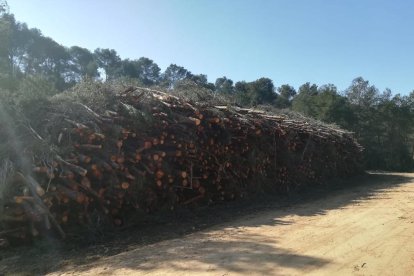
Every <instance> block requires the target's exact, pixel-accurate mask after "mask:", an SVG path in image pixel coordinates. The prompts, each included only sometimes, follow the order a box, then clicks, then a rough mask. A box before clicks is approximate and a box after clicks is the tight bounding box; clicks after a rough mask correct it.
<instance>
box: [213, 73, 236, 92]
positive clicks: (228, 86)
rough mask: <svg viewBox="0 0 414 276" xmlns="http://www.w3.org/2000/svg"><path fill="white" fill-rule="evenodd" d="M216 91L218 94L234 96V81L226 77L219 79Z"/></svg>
mask: <svg viewBox="0 0 414 276" xmlns="http://www.w3.org/2000/svg"><path fill="white" fill-rule="evenodd" d="M215 90H216V92H218V93H223V94H233V93H234V86H233V81H232V80H231V79H228V78H226V77H222V78H217V79H216V83H215Z"/></svg>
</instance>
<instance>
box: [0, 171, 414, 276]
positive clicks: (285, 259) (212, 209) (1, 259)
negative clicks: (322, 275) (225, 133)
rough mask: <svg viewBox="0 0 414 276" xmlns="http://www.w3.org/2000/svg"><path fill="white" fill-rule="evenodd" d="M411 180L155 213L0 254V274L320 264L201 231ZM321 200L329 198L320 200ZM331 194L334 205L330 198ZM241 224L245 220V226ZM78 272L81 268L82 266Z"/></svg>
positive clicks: (343, 183) (395, 178) (361, 180)
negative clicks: (94, 233)
mask: <svg viewBox="0 0 414 276" xmlns="http://www.w3.org/2000/svg"><path fill="white" fill-rule="evenodd" d="M413 178H414V174H391V173H369V174H366V175H364V176H358V177H354V178H352V179H349V180H332V181H331V182H329V183H327V184H326V185H320V186H317V187H312V188H304V189H302V190H301V191H297V192H295V193H294V194H291V195H288V196H283V197H282V196H271V195H258V196H256V197H255V198H251V199H246V200H238V201H234V202H230V203H226V204H219V205H215V206H209V207H199V208H196V209H194V210H179V211H177V212H176V213H174V215H171V214H170V215H167V216H166V215H160V216H154V217H153V218H152V219H151V220H149V221H146V222H144V223H142V224H141V225H138V226H134V227H131V228H127V229H124V230H123V231H119V232H117V233H115V234H114V236H112V237H109V238H106V239H105V240H102V241H99V242H97V243H96V244H94V245H88V246H85V245H81V244H79V243H76V244H71V245H67V244H65V245H63V244H62V243H60V242H58V241H56V240H54V239H50V240H44V241H41V242H38V243H36V244H35V246H33V247H30V248H29V247H19V248H13V249H10V250H8V251H5V252H0V273H3V274H6V275H7V274H11V275H15V274H20V275H42V274H44V273H46V272H53V271H58V270H61V271H65V270H70V268H71V267H74V266H79V265H84V264H88V263H90V262H92V261H96V260H99V259H100V258H101V257H104V256H112V255H117V254H119V255H117V256H115V259H117V260H118V261H117V262H116V264H115V265H114V266H112V267H111V268H107V270H105V274H107V273H108V274H107V275H110V274H111V271H112V272H113V271H114V270H116V269H121V268H129V269H139V270H146V271H150V270H152V269H154V268H155V267H157V266H162V265H165V266H170V267H174V266H178V267H177V268H176V269H178V270H179V269H180V267H179V264H178V262H179V261H182V258H190V261H191V262H194V264H195V265H194V266H192V267H194V271H188V272H197V267H203V265H202V264H204V265H207V267H208V269H211V271H212V272H214V270H215V269H220V268H221V269H226V270H228V271H235V272H242V271H243V272H245V273H249V272H251V273H259V274H268V273H269V271H268V270H269V266H270V264H274V263H275V262H276V263H278V264H279V265H280V266H281V267H300V266H302V267H320V266H324V265H326V264H327V263H329V260H324V259H320V258H314V257H312V256H303V255H295V254H292V253H291V252H289V251H288V250H286V249H281V248H278V246H277V240H263V238H262V237H260V236H249V238H248V239H245V238H244V239H243V240H237V239H234V240H230V241H229V240H223V239H220V237H219V236H218V237H216V238H214V240H213V239H211V237H210V238H207V236H204V234H203V232H200V230H203V229H206V228H209V229H212V230H214V229H222V228H226V229H227V228H229V229H232V230H231V231H236V232H237V229H238V228H240V227H244V226H249V227H260V226H264V225H284V224H289V221H286V220H283V219H282V217H284V216H286V215H299V216H318V215H324V214H325V213H326V212H328V211H329V210H334V209H340V208H345V207H346V206H347V205H349V204H355V203H359V202H362V201H366V200H369V199H371V198H375V197H378V196H381V192H382V191H385V190H387V189H390V188H393V187H396V186H399V185H403V184H404V183H407V182H411V181H412V180H413ZM327 197H329V198H330V199H331V200H329V201H328V200H325V199H326V198H327ZM333 197H334V198H335V200H332V198H333ZM310 203H311V204H310ZM302 204H307V208H300V206H301V205H302ZM264 212H265V213H266V214H269V215H268V216H264V218H263V216H262V219H260V220H251V219H250V218H254V217H256V216H257V215H258V214H259V213H260V214H263V213H264ZM278 216H279V217H278ZM245 221H249V222H248V225H247V224H245ZM191 233H197V235H199V236H200V239H199V241H197V243H195V244H190V245H185V244H180V243H183V241H182V239H179V238H180V237H182V236H183V235H187V234H191ZM171 239H173V241H172V242H173V243H174V244H175V245H176V246H174V247H172V248H171V247H165V248H162V243H161V244H160V243H157V244H155V243H156V242H160V241H163V240H171ZM142 245H149V249H150V250H154V251H153V252H154V254H153V255H151V257H148V254H146V256H140V255H139V252H138V253H137V254H138V255H134V254H131V255H129V254H127V253H122V252H126V251H131V250H135V249H136V248H137V247H138V246H142ZM155 247H156V248H155ZM151 248H153V249H151ZM184 248H185V250H184ZM252 248H254V250H252ZM180 249H181V251H180ZM184 251H185V252H184ZM191 252H194V254H192V253H191ZM184 254H185V255H184ZM132 255H134V260H128V256H132ZM189 256H190V257H189ZM191 256H193V257H191ZM199 256H204V257H203V258H199ZM83 269H85V270H86V269H88V267H87V266H84V267H83ZM273 273H275V272H273Z"/></svg>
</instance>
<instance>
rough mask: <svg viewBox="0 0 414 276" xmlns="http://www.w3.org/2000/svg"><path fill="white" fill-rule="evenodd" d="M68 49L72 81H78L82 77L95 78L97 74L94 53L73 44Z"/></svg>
mask: <svg viewBox="0 0 414 276" xmlns="http://www.w3.org/2000/svg"><path fill="white" fill-rule="evenodd" d="M68 50H69V55H70V60H69V66H70V70H71V73H72V74H71V75H72V81H73V82H79V81H80V80H81V79H82V78H83V77H89V78H95V77H98V76H99V72H98V64H97V62H96V61H95V58H94V55H93V54H92V53H91V52H90V51H89V50H88V49H85V48H81V47H78V46H73V47H71V48H69V49H68Z"/></svg>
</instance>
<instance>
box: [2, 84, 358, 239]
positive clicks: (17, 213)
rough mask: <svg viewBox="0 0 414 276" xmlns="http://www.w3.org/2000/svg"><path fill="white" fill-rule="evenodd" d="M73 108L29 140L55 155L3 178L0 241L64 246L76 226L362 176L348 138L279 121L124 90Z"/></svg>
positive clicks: (51, 113) (57, 111)
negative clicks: (35, 240)
mask: <svg viewBox="0 0 414 276" xmlns="http://www.w3.org/2000/svg"><path fill="white" fill-rule="evenodd" d="M73 106H77V108H78V110H82V112H75V111H74V110H75V109H70V108H69V109H66V110H63V109H62V108H61V107H59V105H56V106H51V107H50V109H49V110H48V115H47V116H46V117H47V118H44V121H45V124H44V127H43V129H41V130H38V129H36V131H35V130H33V133H35V136H36V137H37V139H39V140H40V141H43V142H44V143H46V144H49V145H52V146H51V147H52V148H53V149H54V150H53V154H44V155H39V154H34V153H32V152H30V151H28V152H26V154H28V155H30V156H29V158H30V160H31V163H30V164H31V167H30V172H27V171H19V170H16V171H15V172H14V173H13V174H12V176H9V177H8V185H9V186H13V187H14V189H12V192H11V193H9V196H8V198H7V200H6V199H4V200H5V201H4V202H6V203H5V204H4V206H2V211H1V212H2V216H1V221H2V222H1V229H0V235H1V236H3V237H4V236H17V237H25V236H39V235H42V234H43V233H45V232H47V230H49V229H54V230H53V231H55V232H56V233H58V234H59V235H61V236H62V238H64V237H65V236H66V234H68V233H70V231H73V229H76V228H82V226H85V227H84V228H82V229H90V227H91V226H92V225H93V226H94V227H99V225H100V224H112V225H115V226H122V225H124V224H127V223H128V221H129V220H130V219H132V218H133V217H134V216H137V215H139V214H140V213H142V212H153V211H156V210H159V209H171V210H173V209H174V208H176V207H177V206H186V205H197V204H208V203H212V202H217V201H224V200H232V199H236V198H241V197H245V196H246V195H248V194H249V193H254V192H257V191H276V192H286V191H289V190H291V189H295V188H297V187H299V186H301V185H309V184H312V183H318V182H322V181H324V180H326V179H329V178H331V177H336V176H349V175H353V174H356V173H359V172H360V171H361V166H360V162H359V161H360V155H361V154H360V153H361V151H362V149H361V147H360V146H359V144H358V143H357V142H356V141H355V140H354V139H353V137H352V134H351V133H349V132H346V131H343V130H340V129H336V128H331V127H328V126H325V125H322V124H313V123H309V122H306V121H301V120H293V119H289V118H287V117H286V116H283V115H274V114H269V113H266V112H264V111H260V110H253V109H243V108H238V107H231V106H225V105H223V106H211V105H209V104H202V103H195V102H188V101H184V100H183V99H181V98H178V97H175V96H173V95H170V94H166V93H164V92H160V91H155V90H150V89H144V88H132V87H131V88H129V89H127V90H124V91H121V92H119V93H115V92H114V102H113V103H112V105H111V106H110V107H106V109H105V110H102V109H99V110H96V109H95V108H94V106H87V105H84V104H82V103H80V102H78V103H73ZM50 118H53V120H51V119H50ZM88 227H89V228H88ZM0 238H1V237H0Z"/></svg>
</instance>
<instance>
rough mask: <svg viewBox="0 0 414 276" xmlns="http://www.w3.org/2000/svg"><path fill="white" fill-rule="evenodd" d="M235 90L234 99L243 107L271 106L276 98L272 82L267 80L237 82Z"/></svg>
mask: <svg viewBox="0 0 414 276" xmlns="http://www.w3.org/2000/svg"><path fill="white" fill-rule="evenodd" d="M235 90H236V97H237V98H238V99H239V103H240V104H241V105H243V106H257V105H261V104H273V103H274V101H275V100H276V98H277V94H276V92H275V87H274V85H273V81H272V80H271V79H269V78H260V79H258V80H255V81H252V82H249V83H247V82H244V81H242V82H237V83H236V85H235Z"/></svg>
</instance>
